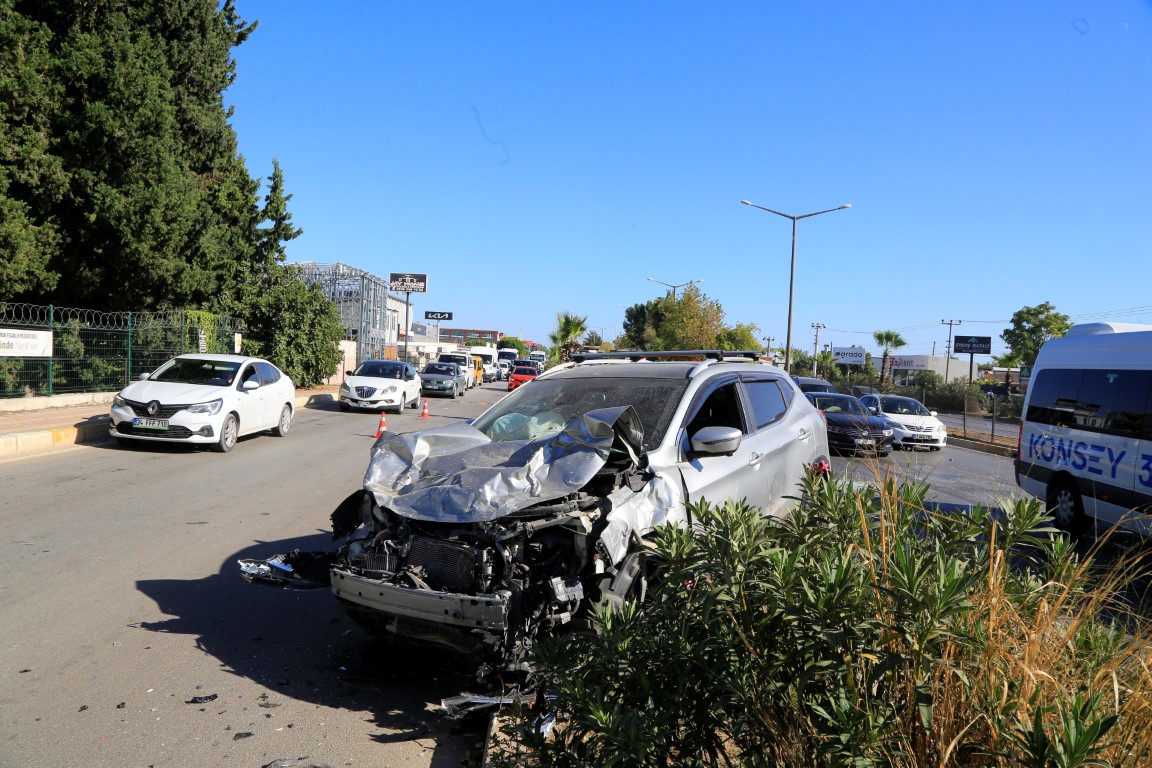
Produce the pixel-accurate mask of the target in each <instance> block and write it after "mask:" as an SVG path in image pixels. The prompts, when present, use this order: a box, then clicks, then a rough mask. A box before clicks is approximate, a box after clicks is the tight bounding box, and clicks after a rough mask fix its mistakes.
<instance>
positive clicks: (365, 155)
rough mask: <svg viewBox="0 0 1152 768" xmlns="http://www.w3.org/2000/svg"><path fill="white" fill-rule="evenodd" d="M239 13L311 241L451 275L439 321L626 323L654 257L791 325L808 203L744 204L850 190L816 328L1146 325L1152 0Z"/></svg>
mask: <svg viewBox="0 0 1152 768" xmlns="http://www.w3.org/2000/svg"><path fill="white" fill-rule="evenodd" d="M237 6H238V10H239V12H240V14H241V16H243V17H244V18H245V19H246V20H248V21H253V20H259V22H260V26H259V28H258V29H257V30H256V32H255V33H254V34H253V35H252V37H251V38H250V39H249V40H248V41H247V42H246V43H244V44H243V45H241V46H240V47H239V48H237V49H236V50H235V57H236V60H237V70H238V72H237V74H238V79H237V82H236V84H235V85H234V86H233V87H232V88H231V89H230V90H229V91H228V93H227V94H226V96H225V101H226V103H227V104H230V105H232V106H234V107H235V115H234V117H233V119H232V124H233V126H234V127H235V129H236V131H237V133H238V135H239V139H240V148H241V152H242V153H243V154H244V156H245V158H246V160H247V163H248V167H249V170H250V172H251V173H252V174H253V175H256V176H267V175H269V174H270V172H271V167H272V159H273V158H278V159H279V161H280V163H281V166H282V167H283V171H284V176H285V182H286V186H287V188H288V191H289V192H291V193H292V194H293V195H294V197H293V199H292V201H291V203H290V208H291V211H292V213H293V216H294V221H295V222H296V224H297V225H298V226H300V227H302V228H303V229H304V235H303V236H302V237H300V238H299V239H297V240H295V241H293V242H292V243H290V244H289V250H288V254H289V261H316V262H321V263H331V262H342V263H345V264H349V265H351V266H354V267H357V268H360V269H364V270H368V271H370V272H373V273H375V274H378V275H381V276H382V277H385V278H387V276H388V273H389V272H403V271H410V272H424V273H427V274H428V280H429V291H428V293H427V294H424V295H419V294H413V301H414V309H415V316H416V318H417V319H419V318H422V317H423V313H424V311H425V310H442V311H450V312H453V313H455V320H454V323H453V324H454V325H463V326H469V327H480V328H496V329H498V330H501V331H503V332H504V333H507V334H510V335H517V336H520V337H522V338H530V339H533V340H536V341H540V342H544V343H547V336H548V333H549V332H550V331H551V330H553V329H554V327H555V316H556V313H557V312H558V311H561V310H568V311H571V312H574V313H576V314H578V315H582V316H586V317H587V318H588V325H589V327H595V328H598V329H599V330H603V332H604V334H605V335H606V336H607V337H609V338H612V337H614V336H615V335H616V334H617V333H618V332H619V331H620V326H621V320H622V318H623V308H622V305H623V306H630V305H632V304H635V303H638V302H643V301H646V300H648V299H651V298H655V297H657V296H659V295H662V294H663V293H664V292H665V291H666V290H667V289H666V288H665V287H664V286H661V285H658V284H656V283H652V282H648V280H647V278H648V277H653V278H655V279H656V280H660V281H663V282H665V283H671V284H676V283H684V282H687V281H689V280H700V281H702V282H701V283H700V288H701V290H703V291H704V293H705V294H707V296H708V297H710V298H712V299H716V300H718V301H719V302H720V303H721V304H722V306H723V307H724V310H725V313H726V315H725V319H726V321H727V322H728V323H729V324H734V323H755V324H756V325H757V326H759V328H760V335H761V336H771V337H774V338H775V339H778V340H781V341H782V340H783V338H784V336H785V330H786V320H787V308H788V306H787V305H788V274H789V256H790V247H791V231H792V230H791V223H790V222H789V221H788V220H787V219H784V218H781V217H779V216H774V215H772V214H769V213H764V212H762V211H758V210H755V209H752V208H749V207H746V206H743V205H741V204H740V200H741V199H748V200H751V201H752V202H753V203H756V204H759V205H762V206H765V207H767V208H773V209H775V210H778V211H783V212H785V213H789V214H794V215H799V214H803V213H808V212H812V211H818V210H822V209H826V208H834V207H836V206H838V205H841V204H843V203H851V205H852V208H851V209H850V210H845V211H837V212H835V213H829V214H825V215H822V216H817V217H813V218H810V219H806V220H804V221H801V222H800V223H799V237H798V245H797V268H796V295H795V319H794V323H793V331H792V334H793V345H794V346H797V347H801V348H805V349H809V350H811V349H812V343H813V336H812V327H811V326H812V324H813V323H822V324H823V325H825V326H826V328H825V329H824V330H823V331H822V332H821V337H820V343H821V346H823V345H824V343H825V342H831V343H832V344H834V345H836V346H848V345H851V344H854V343H855V344H861V345H863V346H866V347H868V348H869V349H875V344H874V342H873V341H872V332H873V331H876V330H882V329H895V330H898V331H900V333H901V334H902V335H903V336H904V338H905V339H906V340H907V341H908V346H907V347H905V348H904V349H903V350H901V351H902V352H904V353H906V354H929V353H931V352H932V351H933V349H934V348H935V351H936V352H937V353H938V354H943V351H944V347H945V342H946V340H947V338H948V327H947V326H944V325H941V323H940V321H941V319H951V320H962V321H963V325H961V326H958V327H957V328H956V331H957V332H959V333H964V334H969V335H985V336H992V337H993V352H994V353H999V352H1002V351H1003V350H1004V346H1003V343H1002V342H1001V341H1000V340H999V334H1000V332H1001V331H1002V330H1003V328H1005V327H1006V325H1007V322H1006V321H1007V320H1008V319H1009V318H1010V317H1011V315H1012V313H1013V312H1015V311H1016V310H1017V309H1020V308H1021V307H1023V306H1026V305H1035V304H1039V303H1041V302H1044V301H1051V302H1052V303H1053V304H1055V306H1056V308H1057V309H1058V310H1059V311H1061V312H1064V313H1065V314H1068V315H1071V316H1072V318H1073V320H1078V321H1089V320H1100V319H1112V320H1120V321H1125V322H1143V323H1152V293H1150V291H1149V284H1150V282H1152V210H1150V206H1149V193H1150V192H1152V0H1107V1H1106V2H1105V1H1101V0H1096V1H1081V2H1066V1H1063V0H1045V1H1044V2H1027V3H1005V2H1000V1H996V2H992V1H991V0H978V1H976V2H969V3H922V2H900V3H866V2H846V1H845V2H816V3H776V2H767V0H765V1H764V2H748V1H740V2H717V3H706V4H705V3H699V2H691V3H688V2H661V3H656V2H608V1H607V0H599V1H591V2H574V1H572V2H569V1H563V0H557V1H555V2H513V1H511V0H501V1H500V2H472V1H469V2H446V3H423V2H407V3H401V2H392V1H391V0H389V1H386V2H374V1H368V0H364V1H362V2H353V1H352V0H341V1H339V2H325V3H318V2H304V1H303V0H237ZM982 321H993V322H982ZM777 343H779V342H777Z"/></svg>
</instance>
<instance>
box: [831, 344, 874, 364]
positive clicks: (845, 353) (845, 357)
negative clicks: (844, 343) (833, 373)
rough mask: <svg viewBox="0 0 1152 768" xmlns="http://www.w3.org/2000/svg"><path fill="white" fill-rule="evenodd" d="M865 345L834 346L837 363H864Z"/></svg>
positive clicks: (833, 350) (833, 353)
mask: <svg viewBox="0 0 1152 768" xmlns="http://www.w3.org/2000/svg"><path fill="white" fill-rule="evenodd" d="M865 354H866V353H865V350H864V347H832V356H833V357H834V358H836V365H864V356H865Z"/></svg>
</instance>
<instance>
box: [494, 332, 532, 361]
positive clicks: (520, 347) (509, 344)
mask: <svg viewBox="0 0 1152 768" xmlns="http://www.w3.org/2000/svg"><path fill="white" fill-rule="evenodd" d="M496 348H497V349H514V350H516V353H517V356H518V357H521V358H523V357H526V356H527V355H528V347H527V346H526V345H525V344H524V342H522V341H520V339H517V338H514V337H511V336H509V337H505V338H503V339H500V341H498V342H496Z"/></svg>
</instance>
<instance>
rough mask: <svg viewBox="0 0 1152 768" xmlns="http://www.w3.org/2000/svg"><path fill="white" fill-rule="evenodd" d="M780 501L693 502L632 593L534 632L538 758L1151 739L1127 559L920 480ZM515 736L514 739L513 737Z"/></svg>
mask: <svg viewBox="0 0 1152 768" xmlns="http://www.w3.org/2000/svg"><path fill="white" fill-rule="evenodd" d="M803 491H804V497H805V501H804V502H803V503H802V504H800V505H799V507H798V509H797V510H796V511H795V512H794V513H793V514H792V515H790V516H788V517H785V518H771V517H762V516H761V515H760V513H759V510H756V509H753V508H750V507H749V506H748V505H746V504H743V503H735V502H728V503H725V504H722V505H715V506H714V505H709V504H700V505H695V506H693V507H692V510H691V511H692V516H693V520H694V521H695V522H696V526H695V528H696V529H695V530H694V531H693V530H689V529H683V528H672V527H667V528H661V529H659V530H658V531H657V533H656V535H655V539H654V549H653V553H652V560H653V562H654V563H655V564H657V565H658V570H657V572H658V573H659V574H660V576H659V578H658V580H657V581H656V583H655V584H654V585H653V586H652V587H651V589H650V590H649V593H648V600H647V601H646V602H645V603H644V604H643V606H642V607H641V606H637V605H634V604H630V605H625V606H624V607H622V608H619V609H617V610H609V609H605V610H602V611H598V612H597V613H596V614H595V619H594V627H595V630H596V631H595V632H594V633H587V634H572V635H568V636H563V637H554V638H550V639H547V640H545V641H542V642H541V643H539V644H538V646H537V649H536V658H535V664H536V667H537V671H538V676H539V680H540V690H541V693H542V694H545V695H544V696H542V697H541V699H542V700H546V701H548V702H549V706H548V707H546V708H544V709H545V714H548V715H549V716H552V717H555V718H556V723H555V726H554V727H553V728H551V730H550V731H549V730H548V729H544V728H541V727H539V726H540V721H538V720H534V718H535V717H537V716H538V715H540V714H541V712H540V711H530V710H528V709H523V710H520V711H518V712H517V713H515V714H514V715H513V717H512V718H510V719H509V721H508V724H507V725H506V726H505V735H506V736H507V737H508V738H509V739H511V743H512V744H514V745H515V749H514V750H511V751H509V752H508V753H507V754H505V756H504V757H502V758H498V759H497V760H498V762H499V761H503V763H504V764H507V765H512V764H515V765H529V766H577V765H579V766H588V765H597V766H601V765H603V766H608V765H614V766H641V765H678V766H679V765H684V766H689V765H691V766H721V765H723V766H756V767H758V766H849V765H851V766H873V765H892V766H926V765H939V766H969V765H980V766H985V765H987V766H1018V765H1019V766H1037V767H1038V768H1039V767H1040V766H1086V765H1145V764H1148V761H1149V760H1152V750H1150V745H1152V729H1149V727H1148V726H1149V724H1150V721H1149V712H1150V710H1149V702H1150V698H1149V693H1150V691H1152V679H1150V673H1149V671H1148V670H1149V662H1150V661H1152V658H1150V654H1149V645H1148V642H1147V641H1148V638H1149V632H1148V628H1147V624H1146V622H1145V621H1144V620H1143V619H1142V618H1140V617H1137V616H1135V615H1134V614H1133V613H1132V612H1130V611H1126V610H1125V608H1124V604H1123V600H1122V598H1123V590H1122V589H1121V587H1122V586H1123V585H1124V584H1126V583H1128V581H1129V580H1130V579H1131V578H1132V576H1133V572H1132V568H1134V567H1135V566H1132V567H1126V566H1124V565H1116V564H1114V565H1112V566H1109V567H1108V568H1104V567H1103V566H1101V565H1099V564H1097V563H1095V560H1094V557H1093V555H1092V553H1088V554H1085V555H1083V556H1081V555H1078V554H1077V553H1076V551H1075V550H1074V548H1073V547H1072V546H1071V544H1070V543H1069V541H1068V540H1067V539H1066V538H1064V536H1063V535H1061V534H1059V533H1057V532H1056V531H1055V530H1054V529H1052V528H1050V527H1049V526H1048V525H1047V519H1046V518H1045V517H1044V515H1043V512H1042V510H1041V508H1040V506H1039V504H1038V503H1037V502H1036V501H1035V500H1031V499H1030V500H1026V501H1025V500H1021V501H1015V502H1012V503H1009V504H1007V505H1006V506H1005V509H1004V511H1003V514H995V515H994V514H992V513H991V512H990V511H989V510H986V509H982V508H975V509H973V510H971V512H970V513H969V514H965V515H961V514H944V513H939V512H933V511H929V510H927V509H926V505H925V503H924V500H925V498H926V497H927V494H928V487H927V485H925V484H924V483H921V482H918V481H904V482H901V483H898V482H897V481H896V480H894V479H892V478H890V477H885V478H878V480H877V483H876V487H869V488H854V487H852V486H851V485H850V484H848V483H847V482H844V481H835V480H827V481H822V480H819V479H816V478H809V479H808V480H807V481H806V483H805V485H804V488H803ZM512 752H515V754H514V755H513V754H512Z"/></svg>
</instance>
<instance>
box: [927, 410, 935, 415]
mask: <svg viewBox="0 0 1152 768" xmlns="http://www.w3.org/2000/svg"><path fill="white" fill-rule="evenodd" d="M928 413H930V414H932V415H933V416H935V415H936V411H928Z"/></svg>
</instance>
